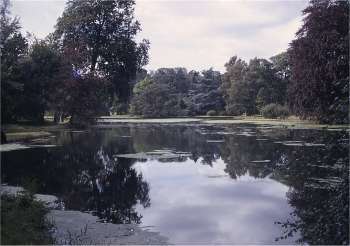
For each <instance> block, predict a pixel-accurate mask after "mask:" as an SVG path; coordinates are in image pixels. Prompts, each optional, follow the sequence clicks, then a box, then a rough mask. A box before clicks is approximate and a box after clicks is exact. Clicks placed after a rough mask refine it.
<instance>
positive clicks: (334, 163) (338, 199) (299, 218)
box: [275, 133, 349, 244]
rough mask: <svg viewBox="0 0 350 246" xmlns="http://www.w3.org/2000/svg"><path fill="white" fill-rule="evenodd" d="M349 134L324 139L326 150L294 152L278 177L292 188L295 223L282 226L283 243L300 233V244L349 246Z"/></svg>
mask: <svg viewBox="0 0 350 246" xmlns="http://www.w3.org/2000/svg"><path fill="white" fill-rule="evenodd" d="M347 138H348V134H346V133H345V134H343V135H340V136H336V137H328V138H327V139H323V140H324V142H327V144H326V147H325V148H294V149H293V150H292V151H290V153H289V155H288V161H287V162H286V163H285V165H281V166H279V168H278V169H277V170H276V172H275V176H276V178H277V179H278V177H282V178H283V179H284V180H285V181H286V182H287V183H288V185H289V186H290V187H291V188H290V190H289V192H288V194H287V197H288V201H289V203H290V205H291V206H292V207H293V208H294V212H293V214H292V215H293V218H292V220H288V221H285V222H279V223H280V224H281V225H282V227H283V228H284V234H283V236H282V237H281V238H280V239H283V238H286V237H289V236H292V235H293V234H294V232H296V231H299V232H300V239H299V242H304V243H308V244H349V153H348V144H347V140H346V141H342V140H341V139H347Z"/></svg>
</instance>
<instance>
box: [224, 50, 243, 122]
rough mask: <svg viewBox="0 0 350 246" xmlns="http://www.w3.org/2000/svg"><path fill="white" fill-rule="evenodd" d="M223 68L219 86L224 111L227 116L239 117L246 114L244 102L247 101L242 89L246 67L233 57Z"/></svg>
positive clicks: (241, 61)
mask: <svg viewBox="0 0 350 246" xmlns="http://www.w3.org/2000/svg"><path fill="white" fill-rule="evenodd" d="M225 68H226V72H225V73H224V75H223V79H222V82H223V83H222V86H221V89H222V92H223V97H224V100H225V103H226V106H225V110H226V113H228V114H233V115H240V114H242V113H244V112H246V107H245V102H244V101H245V100H246V99H248V98H247V97H248V95H247V93H246V90H245V89H246V88H245V87H244V76H245V73H246V71H247V69H248V65H247V63H246V62H245V61H243V60H241V59H239V58H237V56H233V57H231V59H230V60H229V62H228V63H226V64H225Z"/></svg>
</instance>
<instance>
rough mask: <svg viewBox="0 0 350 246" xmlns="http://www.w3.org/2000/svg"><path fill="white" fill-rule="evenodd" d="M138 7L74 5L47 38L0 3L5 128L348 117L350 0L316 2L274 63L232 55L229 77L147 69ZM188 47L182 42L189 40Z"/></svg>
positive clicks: (76, 0)
mask: <svg viewBox="0 0 350 246" xmlns="http://www.w3.org/2000/svg"><path fill="white" fill-rule="evenodd" d="M134 6H135V1H133V0H129V1H120V0H116V1H102V0H101V1H85V0H70V1H68V2H67V4H66V8H65V10H64V12H63V13H62V15H61V17H60V18H58V20H57V23H56V26H55V30H54V32H53V33H51V34H49V35H48V36H47V37H46V38H45V39H43V40H39V39H37V38H35V37H33V36H24V35H23V32H22V30H21V25H20V20H19V19H18V18H17V17H12V16H11V13H10V2H9V0H3V1H2V6H1V13H0V15H1V36H0V37H1V122H2V123H8V122H17V121H23V120H27V121H28V120H29V121H33V122H43V120H44V115H45V114H47V113H50V114H53V115H54V119H55V121H56V122H59V121H61V120H62V119H63V118H64V117H66V116H71V118H70V121H71V122H72V123H77V124H79V123H81V122H87V121H88V120H93V119H94V117H96V116H101V115H109V114H111V113H112V114H113V113H117V114H134V115H140V116H144V117H170V116H195V115H209V116H215V115H229V116H233V115H242V114H245V115H256V114H262V115H263V116H265V117H270V118H276V117H281V118H283V117H287V116H288V115H290V114H293V115H296V116H299V117H300V118H302V119H311V120H316V121H318V122H322V123H347V122H348V121H349V118H348V113H349V56H348V55H349V32H348V28H349V1H336V0H324V1H316V0H311V1H310V3H309V6H308V7H307V8H306V9H305V10H304V11H303V13H302V14H303V16H304V23H303V25H302V27H301V28H300V29H299V31H298V32H297V33H296V37H295V39H294V40H291V43H290V45H289V48H288V49H287V50H286V51H285V52H283V53H281V54H276V55H275V56H273V57H271V58H270V59H268V60H267V59H262V58H254V59H251V60H250V61H244V60H243V59H240V58H239V57H238V56H236V55H235V56H232V57H231V58H229V57H230V55H232V54H227V56H228V62H227V63H226V64H225V68H226V71H225V72H224V73H223V74H221V73H220V72H218V71H215V70H213V69H212V68H208V69H207V70H204V71H187V70H186V69H185V68H181V67H178V68H159V69H158V70H156V71H149V72H148V71H146V70H145V69H144V66H145V65H147V63H148V60H149V56H148V51H149V49H150V48H151V43H150V41H148V40H143V41H142V42H139V43H137V42H136V39H135V36H136V34H137V33H138V32H140V31H141V25H140V23H139V22H138V21H137V20H136V19H135V17H134ZM184 42H185V41H184Z"/></svg>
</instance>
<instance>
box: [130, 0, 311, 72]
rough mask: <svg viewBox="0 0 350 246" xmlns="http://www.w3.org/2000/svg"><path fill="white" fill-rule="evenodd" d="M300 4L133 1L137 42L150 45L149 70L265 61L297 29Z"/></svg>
mask: <svg viewBox="0 0 350 246" xmlns="http://www.w3.org/2000/svg"><path fill="white" fill-rule="evenodd" d="M305 6H306V2H305V1H284V2H283V1H181V0H180V1H149V0H147V1H146V0H137V4H136V17H137V18H138V19H139V20H140V22H141V25H142V28H143V31H142V33H141V34H140V37H142V38H148V39H149V40H150V41H151V51H150V57H151V59H150V64H149V65H148V68H149V69H156V68H159V67H176V66H184V67H186V68H188V69H197V70H202V69H207V68H209V67H214V68H215V69H219V70H221V71H223V69H224V64H225V63H226V62H227V61H228V60H229V58H230V56H233V55H238V56H240V57H242V58H244V59H246V60H248V59H250V58H253V57H255V56H258V57H264V58H269V57H271V56H273V55H275V54H277V53H279V52H282V51H283V50H286V49H287V47H288V43H289V42H290V41H291V40H292V39H293V37H294V34H295V32H296V31H297V30H298V28H299V27H300V25H301V16H300V15H301V10H302V9H303V8H304V7H305Z"/></svg>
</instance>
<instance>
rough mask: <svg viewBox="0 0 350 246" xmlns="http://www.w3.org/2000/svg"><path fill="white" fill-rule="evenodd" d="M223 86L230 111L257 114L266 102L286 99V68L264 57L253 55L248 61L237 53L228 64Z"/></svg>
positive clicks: (280, 101) (281, 101) (228, 110)
mask: <svg viewBox="0 0 350 246" xmlns="http://www.w3.org/2000/svg"><path fill="white" fill-rule="evenodd" d="M225 67H226V73H225V74H224V75H223V84H222V86H221V89H222V91H223V94H224V100H225V103H226V112H227V113H228V114H233V115H240V114H243V113H247V114H256V113H258V112H259V111H260V110H261V109H262V107H263V106H265V105H268V104H271V103H278V104H284V103H285V90H286V87H285V84H286V83H285V82H284V80H283V79H282V77H281V76H282V75H280V73H283V71H279V70H277V69H275V68H274V64H273V63H271V62H269V61H268V60H265V59H259V58H254V59H251V60H250V61H249V64H247V63H246V62H245V61H243V60H241V59H237V57H236V56H234V57H232V58H231V59H230V61H229V62H228V63H227V64H226V65H225Z"/></svg>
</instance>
